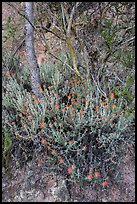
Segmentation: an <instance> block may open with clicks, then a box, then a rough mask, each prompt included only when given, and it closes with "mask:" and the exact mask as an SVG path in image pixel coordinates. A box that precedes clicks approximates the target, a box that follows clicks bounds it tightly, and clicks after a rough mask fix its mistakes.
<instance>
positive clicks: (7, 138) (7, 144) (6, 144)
mask: <svg viewBox="0 0 137 204" xmlns="http://www.w3.org/2000/svg"><path fill="white" fill-rule="evenodd" d="M11 146H12V140H11V135H10V133H9V132H8V131H7V129H6V128H5V127H3V145H2V149H3V150H2V165H3V166H4V167H5V168H6V169H8V168H9V166H8V163H9V157H10V149H11Z"/></svg>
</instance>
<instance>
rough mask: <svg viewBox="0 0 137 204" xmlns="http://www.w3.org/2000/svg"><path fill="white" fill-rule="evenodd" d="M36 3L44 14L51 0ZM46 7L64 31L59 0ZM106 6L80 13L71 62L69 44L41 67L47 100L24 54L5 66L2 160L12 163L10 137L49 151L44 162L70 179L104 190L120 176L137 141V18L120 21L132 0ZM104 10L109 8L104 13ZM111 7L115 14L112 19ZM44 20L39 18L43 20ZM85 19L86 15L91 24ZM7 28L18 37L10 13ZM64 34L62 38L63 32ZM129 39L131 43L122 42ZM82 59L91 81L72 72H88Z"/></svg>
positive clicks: (42, 85)
mask: <svg viewBox="0 0 137 204" xmlns="http://www.w3.org/2000/svg"><path fill="white" fill-rule="evenodd" d="M73 4H74V2H72V4H69V3H68V4H67V2H65V4H64V5H68V6H67V7H66V9H65V10H64V11H65V12H66V13H67V11H68V14H70V13H71V10H72V8H73ZM37 5H39V7H40V8H39V9H40V11H39V12H40V13H41V14H42V16H41V19H42V18H45V16H44V15H43V13H44V12H45V10H46V3H45V2H44V3H43V2H41V4H38V2H36V6H37ZM41 5H43V7H42V6H41ZM44 5H45V7H44ZM48 5H49V7H48V9H47V13H48V14H49V13H50V14H52V16H50V15H49V16H48V17H46V18H47V19H48V20H49V19H50V18H51V19H50V20H49V21H50V22H52V21H55V23H56V22H57V25H58V26H60V29H59V28H58V26H57V25H56V28H58V29H57V30H60V31H62V30H63V29H62V28H63V27H64V26H63V23H62V21H63V20H62V16H61V15H62V13H61V7H60V4H56V2H53V4H52V3H49V4H48ZM52 5H54V6H53V7H52ZM93 5H94V4H93ZM97 5H99V4H97ZM100 5H101V6H100V7H98V6H97V8H96V6H95V8H93V10H94V9H95V14H97V15H95V16H96V19H95V18H94V16H93V15H91V10H92V9H91V10H90V9H87V11H86V12H85V13H86V14H85V13H84V14H83V13H82V15H80V16H78V17H75V22H73V24H72V29H71V32H70V36H69V37H70V38H68V40H67V41H66V46H67V47H66V50H68V49H69V52H70V57H71V59H72V62H73V63H72V64H73V67H71V66H70V63H69V62H68V61H69V60H68V58H67V57H66V55H65V54H64V53H65V52H66V50H65V48H64V47H63V48H62V51H61V52H60V53H57V51H56V54H58V57H55V58H56V61H55V62H54V63H53V61H52V60H47V61H46V62H45V63H43V64H42V65H41V66H40V69H39V71H40V81H41V84H38V86H39V91H40V92H41V94H42V98H41V99H38V98H37V97H36V96H35V95H34V94H33V93H32V89H31V80H30V77H31V76H30V72H29V69H28V67H27V66H26V65H23V66H22V69H18V67H19V66H18V64H19V59H18V57H16V56H14V58H13V60H12V61H13V64H10V63H9V64H8V63H7V64H8V66H5V67H4V70H3V84H2V86H3V89H2V92H3V98H2V100H3V101H2V107H3V115H2V120H3V135H4V136H3V155H4V157H3V158H4V160H3V161H4V162H5V163H6V165H7V163H8V162H7V161H8V157H6V155H9V152H10V149H11V148H12V141H13V140H12V139H14V141H15V143H16V142H17V141H20V140H23V141H26V142H28V141H29V142H30V141H32V142H34V143H36V144H38V147H39V148H40V147H44V150H45V153H46V152H47V160H46V161H45V165H47V164H49V165H48V167H49V169H52V170H53V169H54V170H55V171H56V172H59V173H62V174H64V175H65V176H66V178H67V179H68V180H69V181H71V182H74V183H77V182H78V183H80V184H82V185H83V184H84V183H90V184H91V186H92V187H95V186H99V185H101V186H103V187H106V186H107V185H109V184H110V182H111V181H118V178H117V175H118V173H119V169H118V167H119V165H120V162H121V161H122V159H123V157H124V153H125V152H126V151H127V146H128V145H129V144H134V136H133V130H132V132H130V128H132V125H133V123H134V121H135V117H134V95H133V94H131V91H130V90H131V86H133V83H134V74H133V73H134V44H133V41H131V42H132V45H131V44H130V43H129V44H128V43H127V44H126V43H125V42H127V41H128V39H130V38H131V39H132V37H133V34H134V25H133V24H134V22H133V21H134V17H133V19H132V20H128V19H126V20H125V22H123V21H122V23H121V16H122V17H123V16H124V14H122V9H123V10H125V11H126V12H127V11H128V9H127V7H128V4H126V3H118V4H117V3H112V5H111V4H108V8H109V9H110V12H107V10H108V9H106V10H105V7H106V4H103V2H102V3H101V4H100ZM93 7H94V6H93ZM101 7H102V8H103V9H102V10H99V8H101ZM44 9H45V10H44ZM54 9H55V10H56V11H54ZM111 9H112V10H111ZM41 11H42V12H43V13H42V12H41ZM51 11H52V12H51ZM98 11H100V16H99V14H98ZM112 11H114V12H112ZM96 12H97V13H96ZM103 12H104V13H103ZM111 12H112V13H113V14H114V18H112V16H111V17H110V13H111ZM121 14H122V15H121ZM101 15H102V16H101ZM103 15H104V17H103ZM68 16H69V15H68ZM68 16H67V15H66V17H68ZM130 16H131V15H130ZM36 17H37V16H35V18H36ZM124 18H125V16H124ZM38 19H39V18H38ZM38 19H37V20H36V19H35V22H37V24H38V23H39V22H38ZM47 19H46V20H47ZM83 19H86V25H85V24H84V23H85V21H84V20H83ZM122 19H123V18H122ZM96 20H97V22H96ZM41 21H44V20H43V19H42V20H41ZM68 22H69V21H68ZM68 22H66V25H67V23H68ZM75 23H78V24H77V26H78V28H77V26H76V24H75ZM6 25H7V36H8V37H7V38H6V40H7V39H8V38H9V37H10V35H9V33H11V36H12V37H14V35H15V33H16V29H14V26H13V27H12V26H11V25H12V22H11V20H10V18H9V19H8V20H7V24H6ZM41 25H42V23H41ZM81 25H82V26H81ZM75 26H76V29H75ZM125 26H126V27H125ZM73 30H75V34H74V32H72V31H73ZM125 31H126V32H125ZM35 32H36V31H35ZM39 32H40V31H39ZM51 33H52V32H51ZM62 33H63V36H64V35H65V34H64V33H65V32H64V30H63V31H62ZM72 33H73V34H74V36H73V35H72ZM42 34H43V35H45V33H44V32H43V33H42ZM52 34H53V33H52ZM65 37H66V36H65ZM76 41H79V42H81V45H82V46H81V49H80V51H79V50H77V49H76V47H77V46H76V44H77V43H76ZM72 42H74V43H72ZM123 42H124V45H125V46H121V44H122V43H123ZM129 42H130V41H129ZM60 44H61V43H60ZM79 44H80V43H79ZM82 52H83V55H82ZM5 53H7V52H5ZM52 56H53V55H52ZM56 56H57V55H56ZM4 58H6V60H5V61H8V59H9V57H8V55H7V54H5V55H4ZM11 58H12V57H11ZM78 58H79V64H80V65H83V64H84V68H83V67H82V66H81V67H82V69H83V70H84V71H83V72H85V73H86V74H87V73H88V76H89V78H88V80H87V81H86V80H85V81H84V80H80V79H78V78H77V77H75V75H74V72H73V71H74V70H76V71H77V68H78V72H79V71H80V74H81V75H82V76H84V74H83V73H82V72H81V70H79V69H80V66H78V62H77V59H78ZM24 64H25V63H24ZM92 67H93V68H94V69H92ZM12 68H13V69H12ZM14 68H15V69H14ZM123 73H124V74H123ZM114 74H115V75H114ZM116 77H117V78H116ZM85 78H86V77H85ZM116 84H118V85H117V86H116ZM107 88H108V90H107V91H106V96H102V93H103V91H101V89H102V90H104V89H107ZM11 137H12V139H11ZM20 145H21V143H20ZM22 149H23V148H22ZM17 152H18V148H17ZM6 159H7V160H6Z"/></svg>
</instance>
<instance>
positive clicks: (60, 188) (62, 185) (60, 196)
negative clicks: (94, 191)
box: [50, 176, 70, 202]
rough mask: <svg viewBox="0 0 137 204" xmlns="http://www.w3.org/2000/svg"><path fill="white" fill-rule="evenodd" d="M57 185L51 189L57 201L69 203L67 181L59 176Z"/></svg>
mask: <svg viewBox="0 0 137 204" xmlns="http://www.w3.org/2000/svg"><path fill="white" fill-rule="evenodd" d="M56 183H57V185H56V186H52V187H51V189H50V191H51V193H52V195H53V197H54V198H55V200H56V201H58V202H64V201H69V200H70V196H69V192H68V189H67V186H66V181H65V179H64V178H63V177H62V176H57V180H56Z"/></svg>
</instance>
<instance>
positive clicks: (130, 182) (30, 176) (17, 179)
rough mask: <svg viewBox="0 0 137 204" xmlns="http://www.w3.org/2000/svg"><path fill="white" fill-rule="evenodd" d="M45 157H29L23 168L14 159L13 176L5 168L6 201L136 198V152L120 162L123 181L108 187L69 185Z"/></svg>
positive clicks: (117, 199)
mask: <svg viewBox="0 0 137 204" xmlns="http://www.w3.org/2000/svg"><path fill="white" fill-rule="evenodd" d="M42 158H43V159H42V160H41V155H40V156H39V158H37V159H35V161H34V160H33V161H29V162H28V163H27V164H26V165H25V166H24V167H23V168H22V169H21V168H19V167H18V166H17V165H16V163H15V162H13V164H12V167H11V170H10V173H11V175H12V176H11V177H10V178H9V176H8V174H7V173H6V172H4V169H3V178H2V202H65V201H67V202H70V201H71V202H135V160H134V156H133V153H132V154H131V153H130V152H129V153H128V154H127V155H126V156H125V159H124V161H123V163H122V164H121V166H120V172H121V175H122V177H121V178H122V179H121V182H120V183H119V184H117V185H116V184H115V185H111V186H108V188H107V189H106V190H104V191H102V190H99V189H96V190H93V189H91V187H89V186H86V187H80V186H78V185H73V186H72V187H71V189H69V188H68V186H67V185H66V181H65V178H64V177H63V176H62V175H56V174H55V172H53V171H50V172H49V171H48V170H47V167H46V166H45V162H44V161H45V160H46V156H45V158H44V156H43V157H42Z"/></svg>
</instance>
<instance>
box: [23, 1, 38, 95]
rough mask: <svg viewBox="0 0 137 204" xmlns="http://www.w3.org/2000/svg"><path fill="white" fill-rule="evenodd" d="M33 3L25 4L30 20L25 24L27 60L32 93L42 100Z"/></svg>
mask: <svg viewBox="0 0 137 204" xmlns="http://www.w3.org/2000/svg"><path fill="white" fill-rule="evenodd" d="M33 3H34V2H24V4H25V15H26V19H28V20H26V22H25V29H26V37H25V43H26V54H27V60H28V65H29V70H30V74H31V86H32V91H33V93H34V94H35V95H36V96H37V97H38V98H41V93H40V89H39V88H40V74H39V66H38V62H37V58H36V54H35V49H34V26H33V22H34V11H33ZM30 22H31V23H30Z"/></svg>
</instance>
